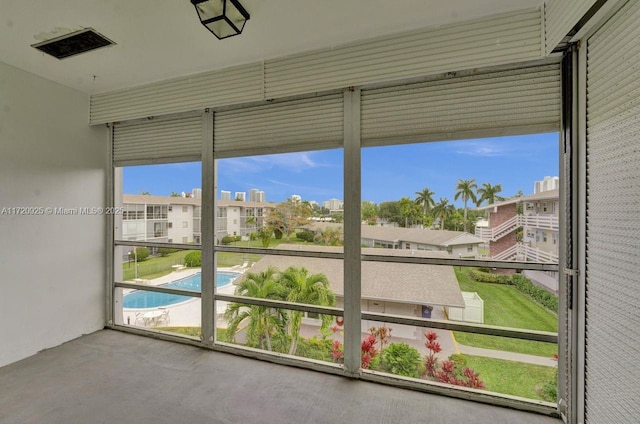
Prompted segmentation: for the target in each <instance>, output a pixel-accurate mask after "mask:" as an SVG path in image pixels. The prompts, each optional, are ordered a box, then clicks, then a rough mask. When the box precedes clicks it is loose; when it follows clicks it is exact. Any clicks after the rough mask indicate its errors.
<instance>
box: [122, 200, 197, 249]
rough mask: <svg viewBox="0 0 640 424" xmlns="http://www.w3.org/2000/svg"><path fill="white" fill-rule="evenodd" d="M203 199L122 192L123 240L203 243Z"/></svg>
mask: <svg viewBox="0 0 640 424" xmlns="http://www.w3.org/2000/svg"><path fill="white" fill-rule="evenodd" d="M200 202H201V199H200V198H194V197H171V196H151V195H134V194H123V195H122V204H123V213H122V239H123V240H136V241H157V242H168V243H200V237H201V234H200V217H201V206H200Z"/></svg>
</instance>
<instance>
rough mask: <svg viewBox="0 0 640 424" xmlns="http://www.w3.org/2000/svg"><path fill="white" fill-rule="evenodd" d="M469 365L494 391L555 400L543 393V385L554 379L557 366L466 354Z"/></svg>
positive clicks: (488, 388)
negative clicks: (546, 397)
mask: <svg viewBox="0 0 640 424" xmlns="http://www.w3.org/2000/svg"><path fill="white" fill-rule="evenodd" d="M464 357H465V358H466V360H467V366H468V367H469V368H472V369H473V370H474V371H475V372H479V373H480V380H482V381H483V382H484V384H485V386H486V389H487V390H489V391H492V392H498V393H503V394H507V395H512V396H520V397H525V398H528V399H537V400H546V401H553V400H552V399H544V398H543V397H542V395H541V390H542V388H543V386H544V385H545V384H546V383H548V382H549V381H552V380H553V379H554V373H555V368H554V367H545V366H544V365H534V364H525V363H523V362H513V361H505V360H502V359H493V358H485V357H482V356H471V355H465V356H464Z"/></svg>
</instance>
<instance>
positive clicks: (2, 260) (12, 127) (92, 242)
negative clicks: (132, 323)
mask: <svg viewBox="0 0 640 424" xmlns="http://www.w3.org/2000/svg"><path fill="white" fill-rule="evenodd" d="M54 65H55V63H54ZM88 111H89V97H88V96H87V95H85V94H83V93H80V92H77V91H74V90H71V89H68V88H65V87H63V86H61V85H58V84H55V83H52V82H50V81H47V80H44V79H42V78H39V77H36V76H35V75H33V74H29V73H26V72H23V71H21V70H18V69H16V68H13V67H11V66H8V65H6V64H4V63H1V62H0V237H1V238H2V242H1V243H0V340H1V342H0V366H3V365H6V364H9V363H11V362H14V361H17V360H19V359H22V358H25V357H27V356H30V355H33V354H35V353H36V352H38V351H39V350H42V349H45V348H48V347H53V346H57V345H59V344H61V343H63V342H65V341H68V340H71V339H74V338H76V337H79V336H81V335H82V334H85V333H90V332H93V331H96V330H98V329H100V328H102V327H103V326H104V324H105V252H106V250H105V228H106V227H105V225H106V222H105V218H104V216H100V215H98V216H74V215H71V216H51V215H29V216H25V215H11V214H9V212H8V211H7V210H4V214H3V213H2V210H3V208H11V207H36V208H38V207H42V208H45V207H64V208H76V207H103V206H104V204H105V193H106V191H105V187H106V179H105V178H106V168H107V158H108V156H107V152H108V138H107V132H106V128H105V127H103V126H101V127H96V128H90V127H89V126H88V124H87V122H88V113H89V112H88Z"/></svg>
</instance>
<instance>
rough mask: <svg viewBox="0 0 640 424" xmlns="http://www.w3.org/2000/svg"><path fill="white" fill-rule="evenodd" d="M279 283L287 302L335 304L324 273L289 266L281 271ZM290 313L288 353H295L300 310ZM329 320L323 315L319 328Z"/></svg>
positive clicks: (298, 333)
mask: <svg viewBox="0 0 640 424" xmlns="http://www.w3.org/2000/svg"><path fill="white" fill-rule="evenodd" d="M280 283H281V284H282V286H284V287H285V289H286V290H287V292H288V295H287V301H289V302H296V303H306V304H310V305H322V306H334V305H335V304H336V296H335V294H333V292H332V291H331V289H330V288H329V280H327V277H326V275H324V274H313V275H309V271H307V269H306V268H295V267H289V268H287V270H286V271H285V272H284V273H282V275H281V277H280ZM290 315H291V321H290V325H289V331H290V334H291V345H290V346H289V355H295V353H296V350H297V349H298V338H299V337H300V325H301V324H302V312H301V311H291V313H290ZM330 322H331V316H328V315H323V316H322V327H321V329H324V328H326V327H327V326H328V325H329V324H330Z"/></svg>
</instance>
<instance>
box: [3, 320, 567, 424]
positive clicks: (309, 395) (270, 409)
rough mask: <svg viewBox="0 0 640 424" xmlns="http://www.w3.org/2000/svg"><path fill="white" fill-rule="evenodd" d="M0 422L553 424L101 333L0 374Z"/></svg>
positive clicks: (498, 410)
mask: <svg viewBox="0 0 640 424" xmlns="http://www.w3.org/2000/svg"><path fill="white" fill-rule="evenodd" d="M0 423H2V424H6V423H12V424H13V423H20V424H24V423H46V424H55V423H64V424H72V423H138V424H143V423H153V424H161V423H242V424H251V423H278V424H280V423H300V424H301V423H309V424H311V423H313V424H316V423H330V424H335V423H349V424H358V423H366V424H373V423H440V424H443V423H465V424H466V423H491V424H500V423H518V424H528V423H538V424H540V423H541V424H545V423H550V424H558V423H560V421H559V420H557V419H553V418H549V417H545V416H541V415H536V414H528V413H525V412H521V411H514V410H510V409H506V408H499V407H493V406H490V405H484V404H479V403H474V402H469V401H464V400H459V399H452V398H447V397H442V396H438V395H430V394H425V393H420V392H414V391H409V390H403V389H398V388H393V387H388V386H384V385H380V384H374V383H368V382H363V381H355V380H350V379H347V378H343V377H339V376H334V375H328V374H323V373H319V372H313V371H308V370H303V369H297V368H294V367H287V366H282V365H276V364H271V363H268V362H263V361H257V360H252V359H248V358H243V357H238V356H234V355H229V354H225V353H219V352H212V351H209V350H205V349H200V348H197V347H192V346H187V345H182V344H178V343H171V342H165V341H160V340H155V339H152V338H147V337H141V336H136V335H131V334H125V333H121V332H117V331H110V330H103V331H99V332H97V333H93V334H90V335H87V336H84V337H81V338H79V339H76V340H73V341H71V342H68V343H66V344H64V345H62V346H59V347H56V348H54V349H50V350H47V351H44V352H41V353H39V354H37V355H35V356H32V357H30V358H27V359H25V360H22V361H20V362H17V363H14V364H11V365H8V366H6V367H4V368H0Z"/></svg>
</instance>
